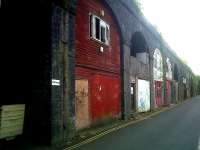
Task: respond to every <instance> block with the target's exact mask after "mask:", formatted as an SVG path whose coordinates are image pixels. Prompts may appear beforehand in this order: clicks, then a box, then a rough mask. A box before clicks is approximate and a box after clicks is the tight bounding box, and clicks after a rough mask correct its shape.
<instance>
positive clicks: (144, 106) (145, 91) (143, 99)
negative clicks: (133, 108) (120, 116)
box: [137, 80, 150, 112]
mask: <svg viewBox="0 0 200 150" xmlns="http://www.w3.org/2000/svg"><path fill="white" fill-rule="evenodd" d="M137 100H138V102H137V109H138V112H146V111H149V110H150V83H149V81H146V80H138V99H137Z"/></svg>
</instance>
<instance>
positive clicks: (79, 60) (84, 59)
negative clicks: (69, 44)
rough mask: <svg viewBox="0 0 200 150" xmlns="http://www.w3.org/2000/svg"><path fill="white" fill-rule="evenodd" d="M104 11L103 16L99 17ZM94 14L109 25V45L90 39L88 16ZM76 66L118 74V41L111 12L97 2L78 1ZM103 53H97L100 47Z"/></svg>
mask: <svg viewBox="0 0 200 150" xmlns="http://www.w3.org/2000/svg"><path fill="white" fill-rule="evenodd" d="M100 10H104V13H105V16H100ZM90 13H92V14H95V15H97V16H99V17H101V19H103V20H104V21H105V22H106V23H108V24H109V25H110V35H111V37H110V39H111V41H110V45H109V46H107V45H105V44H102V43H100V42H98V41H96V40H93V39H91V38H90V33H89V32H90V30H89V27H90V24H89V14H90ZM75 44H76V65H84V66H87V67H90V68H95V69H101V70H105V71H111V72H115V73H120V40H119V34H118V30H117V26H116V24H115V22H114V19H113V17H112V14H111V11H110V10H109V9H107V8H106V7H105V6H104V5H103V4H101V3H100V2H99V1H93V0H87V1H85V0H79V1H78V9H77V16H76V42H75ZM101 46H102V47H103V48H104V52H103V53H101V52H99V49H100V47H101Z"/></svg>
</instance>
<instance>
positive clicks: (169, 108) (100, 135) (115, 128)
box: [63, 99, 200, 150]
mask: <svg viewBox="0 0 200 150" xmlns="http://www.w3.org/2000/svg"><path fill="white" fill-rule="evenodd" d="M189 100H190V99H187V100H185V101H183V102H182V103H178V104H176V105H173V106H171V107H165V108H164V109H162V110H159V111H157V112H153V113H152V114H150V115H149V116H146V117H144V118H140V119H138V120H132V121H130V122H127V123H124V124H122V125H119V126H117V127H114V128H112V129H110V130H107V131H105V132H102V133H100V134H97V135H96V136H94V137H91V138H89V139H86V140H84V141H82V142H80V143H77V144H75V145H72V146H70V147H65V148H64V149H63V150H74V149H77V148H79V147H81V146H83V145H85V144H88V143H91V142H93V141H95V140H97V139H99V138H101V137H103V136H105V135H107V134H109V133H111V132H114V131H117V130H119V129H122V128H125V127H127V126H130V125H133V124H136V123H139V122H141V121H144V120H146V119H150V118H151V119H153V118H152V117H154V116H156V115H159V114H160V113H162V112H165V111H168V110H171V109H173V108H176V107H178V106H180V105H182V104H184V103H186V102H187V101H189ZM198 150H200V139H199V144H198Z"/></svg>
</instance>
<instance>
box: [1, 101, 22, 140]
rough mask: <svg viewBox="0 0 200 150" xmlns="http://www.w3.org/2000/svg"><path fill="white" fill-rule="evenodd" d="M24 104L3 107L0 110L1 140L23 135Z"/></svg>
mask: <svg viewBox="0 0 200 150" xmlns="http://www.w3.org/2000/svg"><path fill="white" fill-rule="evenodd" d="M24 111H25V105H24V104H17V105H3V106H2V107H1V108H0V139H3V138H6V139H10V138H12V137H15V136H17V135H20V134H22V133H23V125H24Z"/></svg>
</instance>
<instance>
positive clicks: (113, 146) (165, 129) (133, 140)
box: [78, 97, 200, 150]
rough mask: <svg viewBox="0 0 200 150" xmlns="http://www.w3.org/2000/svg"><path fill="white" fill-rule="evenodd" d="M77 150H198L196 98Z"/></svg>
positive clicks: (198, 100) (198, 99)
mask: <svg viewBox="0 0 200 150" xmlns="http://www.w3.org/2000/svg"><path fill="white" fill-rule="evenodd" d="M78 149H79V150H200V97H195V98H193V99H192V100H189V101H186V102H184V103H183V104H181V105H179V106H178V107H175V108H173V109H171V110H168V111H166V112H162V113H160V114H159V115H156V116H154V117H152V118H149V119H146V120H144V121H142V122H139V123H136V124H133V125H131V126H128V127H126V128H123V129H120V130H118V131H116V132H113V133H111V134H108V135H106V136H104V137H102V138H100V139H98V140H96V141H94V142H92V143H90V144H87V145H84V146H82V147H79V148H78Z"/></svg>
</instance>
